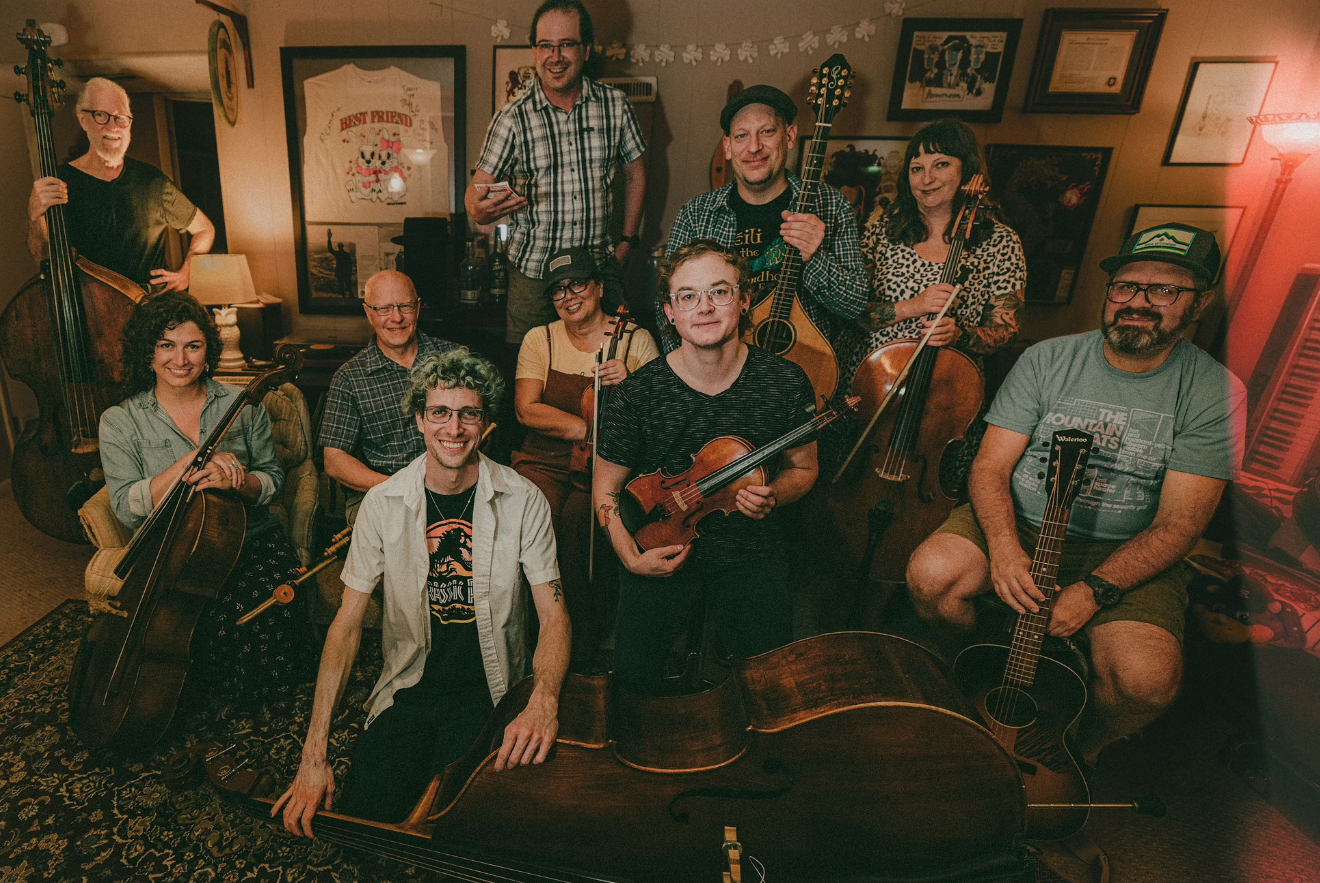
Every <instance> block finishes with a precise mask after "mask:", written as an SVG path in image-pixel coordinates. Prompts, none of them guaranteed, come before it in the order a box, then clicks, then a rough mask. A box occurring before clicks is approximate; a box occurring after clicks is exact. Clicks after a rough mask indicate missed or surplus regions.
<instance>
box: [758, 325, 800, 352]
mask: <svg viewBox="0 0 1320 883" xmlns="http://www.w3.org/2000/svg"><path fill="white" fill-rule="evenodd" d="M752 339H753V340H754V341H755V342H756V345H757V346H759V347H761V349H766V350H769V351H770V352H772V353H774V354H775V355H777V356H782V355H783V354H784V353H786V352H788V351H789V350H791V349H792V348H793V343H794V341H795V340H796V339H797V329H795V328H794V327H793V323H792V322H788V321H785V320H784V319H766V320H765V321H764V322H762V323H761V324H760V325H757V326H756V331H755V332H754V333H753V337H752Z"/></svg>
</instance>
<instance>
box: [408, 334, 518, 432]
mask: <svg viewBox="0 0 1320 883" xmlns="http://www.w3.org/2000/svg"><path fill="white" fill-rule="evenodd" d="M433 389H471V390H475V391H476V392H477V393H478V394H479V395H480V396H481V404H482V407H483V408H484V409H485V411H486V418H487V419H488V420H489V419H490V417H491V415H493V414H495V413H497V412H498V411H499V409H500V400H501V399H503V397H504V378H503V377H501V376H500V372H499V371H498V370H496V368H495V366H494V365H492V364H491V363H490V362H488V361H487V360H485V359H483V358H482V357H481V356H479V355H477V354H476V353H474V352H472V351H470V350H469V349H468V348H467V347H464V346H460V347H455V348H454V349H450V350H445V351H444V352H442V353H430V354H428V355H425V356H422V357H421V358H420V359H418V360H417V364H416V365H413V369H412V373H410V374H409V375H408V390H407V391H406V392H405V393H404V394H403V401H402V403H401V404H402V406H403V413H405V414H420V413H422V411H424V410H426V396H427V394H428V393H429V392H430V391H431V390H433Z"/></svg>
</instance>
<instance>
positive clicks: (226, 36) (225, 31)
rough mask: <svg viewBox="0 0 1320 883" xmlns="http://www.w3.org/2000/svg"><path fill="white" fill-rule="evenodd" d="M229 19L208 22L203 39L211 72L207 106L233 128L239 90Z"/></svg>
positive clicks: (234, 43) (236, 113) (235, 121)
mask: <svg viewBox="0 0 1320 883" xmlns="http://www.w3.org/2000/svg"><path fill="white" fill-rule="evenodd" d="M232 27H233V25H232V24H230V22H229V19H227V18H219V17H217V18H216V20H215V21H213V22H211V33H210V34H209V35H208V37H207V48H206V55H207V58H208V60H209V61H210V68H211V103H213V104H214V105H215V108H216V110H217V111H218V112H219V113H220V117H221V118H222V119H223V120H224V121H225V122H226V123H228V124H229V126H230V128H233V127H234V126H235V125H236V124H237V123H238V108H239V94H240V93H241V92H242V91H243V90H242V89H241V88H239V74H238V62H237V61H236V60H235V56H236V53H235V51H234V46H235V45H236V44H237V42H238V41H237V40H235V39H234V34H233V32H232V30H231V29H232Z"/></svg>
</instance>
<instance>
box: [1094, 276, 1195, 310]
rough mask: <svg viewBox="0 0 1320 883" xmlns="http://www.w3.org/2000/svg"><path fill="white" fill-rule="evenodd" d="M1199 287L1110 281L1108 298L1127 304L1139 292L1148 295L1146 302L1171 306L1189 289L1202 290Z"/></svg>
mask: <svg viewBox="0 0 1320 883" xmlns="http://www.w3.org/2000/svg"><path fill="white" fill-rule="evenodd" d="M1200 290H1201V289H1199V288H1180V287H1179V286H1177V285H1138V284H1137V283H1135V282H1110V283H1109V288H1108V295H1107V296H1108V298H1109V300H1110V301H1111V302H1113V303H1116V304H1125V303H1127V302H1128V301H1130V300H1132V298H1134V297H1136V296H1137V292H1141V293H1143V294H1145V295H1146V302H1147V303H1149V304H1150V305H1151V306H1152V307H1169V306H1173V304H1174V303H1175V302H1176V301H1177V300H1178V298H1180V297H1182V295H1183V293H1184V292H1187V291H1192V292H1196V291H1200Z"/></svg>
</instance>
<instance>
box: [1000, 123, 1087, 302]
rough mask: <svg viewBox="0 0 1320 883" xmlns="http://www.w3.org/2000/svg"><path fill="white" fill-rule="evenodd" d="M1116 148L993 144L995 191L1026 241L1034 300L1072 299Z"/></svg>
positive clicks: (1028, 293)
mask: <svg viewBox="0 0 1320 883" xmlns="http://www.w3.org/2000/svg"><path fill="white" fill-rule="evenodd" d="M1112 152H1113V148H1110V147H1044V146H1040V145H1034V144H1032V145H1027V144H988V145H986V148H985V159H986V167H987V168H988V169H989V171H990V196H991V198H993V199H994V201H995V202H996V203H997V204H998V205H999V208H1000V209H1001V210H1002V211H1003V213H1004V215H1005V217H1006V218H1007V219H1008V225H1009V226H1010V227H1012V228H1013V230H1014V231H1016V232H1017V235H1018V237H1019V238H1021V240H1022V250H1023V251H1024V252H1025V253H1026V257H1027V291H1026V300H1027V301H1028V302H1029V303H1043V304H1066V303H1068V302H1069V301H1071V300H1072V294H1073V286H1074V284H1075V283H1076V281H1077V271H1078V270H1079V269H1080V268H1081V264H1082V255H1083V254H1085V252H1086V241H1087V238H1088V237H1089V236H1090V235H1091V224H1092V222H1094V221H1095V210H1096V207H1097V206H1098V205H1099V203H1100V191H1101V189H1102V188H1103V187H1104V183H1105V173H1106V172H1107V171H1108V170H1109V157H1110V154H1111V153H1112Z"/></svg>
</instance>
